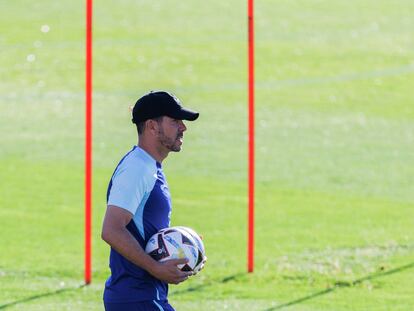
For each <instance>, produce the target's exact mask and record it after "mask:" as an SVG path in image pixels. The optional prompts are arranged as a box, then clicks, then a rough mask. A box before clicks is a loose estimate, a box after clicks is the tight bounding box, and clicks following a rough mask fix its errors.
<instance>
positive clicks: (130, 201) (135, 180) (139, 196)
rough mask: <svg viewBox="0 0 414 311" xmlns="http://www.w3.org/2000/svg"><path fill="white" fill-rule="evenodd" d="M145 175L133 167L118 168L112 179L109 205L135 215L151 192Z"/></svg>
mask: <svg viewBox="0 0 414 311" xmlns="http://www.w3.org/2000/svg"><path fill="white" fill-rule="evenodd" d="M145 173H146V172H145V171H141V172H140V171H139V170H137V169H133V168H131V167H129V168H128V167H120V168H118V170H117V171H116V172H115V174H114V176H113V177H112V187H111V190H110V193H109V198H108V205H115V206H118V207H120V208H123V209H126V210H127V211H129V212H130V213H132V214H133V215H135V213H136V211H137V208H138V206H139V205H140V203H141V201H142V200H144V198H145V196H146V194H147V192H148V190H149V189H148V186H149V185H148V178H145V177H146V174H145Z"/></svg>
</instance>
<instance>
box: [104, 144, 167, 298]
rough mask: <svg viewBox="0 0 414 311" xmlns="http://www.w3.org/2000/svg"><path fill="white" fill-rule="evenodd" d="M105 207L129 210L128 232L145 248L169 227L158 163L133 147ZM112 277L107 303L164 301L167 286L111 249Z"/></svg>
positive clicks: (113, 181)
mask: <svg viewBox="0 0 414 311" xmlns="http://www.w3.org/2000/svg"><path fill="white" fill-rule="evenodd" d="M107 204H108V205H114V206H118V207H120V208H123V209H126V210H127V211H129V212H130V213H131V214H132V215H133V218H132V219H131V221H130V223H129V224H128V225H127V229H128V231H129V232H131V234H132V235H133V236H134V238H135V239H136V240H137V241H138V243H139V244H140V245H141V247H142V248H143V249H145V246H146V243H147V241H148V240H149V239H150V237H151V236H152V235H153V234H155V233H157V232H158V231H159V230H160V229H163V228H166V227H169V226H170V216H171V196H170V192H169V190H168V185H167V181H166V179H165V176H164V173H163V171H162V167H161V164H160V163H158V162H157V161H155V160H154V159H153V158H152V157H151V156H150V155H149V154H148V153H147V152H146V151H144V150H143V149H141V148H140V147H138V146H134V147H133V148H132V150H131V151H130V152H128V153H127V154H126V155H125V156H124V157H123V158H122V160H121V161H120V162H119V164H118V166H117V167H116V169H115V172H114V173H113V175H112V178H111V181H110V182H109V186H108V192H107ZM109 266H110V268H111V276H110V277H109V278H108V280H107V281H106V283H105V291H104V300H105V301H106V302H114V303H118V302H136V301H146V300H161V301H164V300H167V295H168V285H167V284H166V283H164V282H161V281H159V280H157V279H155V278H154V277H152V276H151V275H150V274H149V273H148V272H147V271H145V270H144V269H141V268H140V267H138V266H137V265H135V264H133V263H132V262H130V261H129V260H127V259H126V258H124V257H123V256H122V255H121V254H119V253H118V252H117V251H116V250H114V249H113V248H112V247H111V254H110V259H109Z"/></svg>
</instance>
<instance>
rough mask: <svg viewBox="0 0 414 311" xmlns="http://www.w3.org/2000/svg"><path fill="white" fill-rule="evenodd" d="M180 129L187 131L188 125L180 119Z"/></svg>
mask: <svg viewBox="0 0 414 311" xmlns="http://www.w3.org/2000/svg"><path fill="white" fill-rule="evenodd" d="M180 130H181V131H182V132H184V131H186V130H187V127H186V126H185V124H184V122H183V120H180Z"/></svg>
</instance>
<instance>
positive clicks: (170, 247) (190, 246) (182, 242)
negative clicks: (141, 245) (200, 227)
mask: <svg viewBox="0 0 414 311" xmlns="http://www.w3.org/2000/svg"><path fill="white" fill-rule="evenodd" d="M145 252H146V253H147V254H149V255H150V256H151V257H152V258H154V259H155V260H157V261H165V260H168V259H179V258H187V259H188V263H186V264H181V265H178V268H180V269H181V270H182V271H195V270H194V269H195V268H196V267H197V264H198V261H199V251H198V247H197V242H196V241H195V240H194V239H193V237H192V236H191V234H190V233H188V232H187V231H184V230H182V229H179V228H177V227H171V228H165V229H162V230H160V231H159V232H157V233H156V234H154V235H153V236H152V237H151V238H150V239H149V240H148V242H147V245H146V247H145Z"/></svg>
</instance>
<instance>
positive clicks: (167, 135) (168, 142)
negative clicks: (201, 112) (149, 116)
mask: <svg viewBox="0 0 414 311" xmlns="http://www.w3.org/2000/svg"><path fill="white" fill-rule="evenodd" d="M158 125H159V126H158V135H157V138H158V142H159V143H160V144H161V145H162V146H163V147H165V148H166V149H167V150H169V151H175V152H178V151H180V150H181V146H182V144H183V137H184V134H183V133H184V131H185V130H186V129H187V128H186V126H185V125H184V122H183V121H182V120H176V119H173V118H170V117H167V116H165V117H162V118H161V120H160V121H158Z"/></svg>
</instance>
